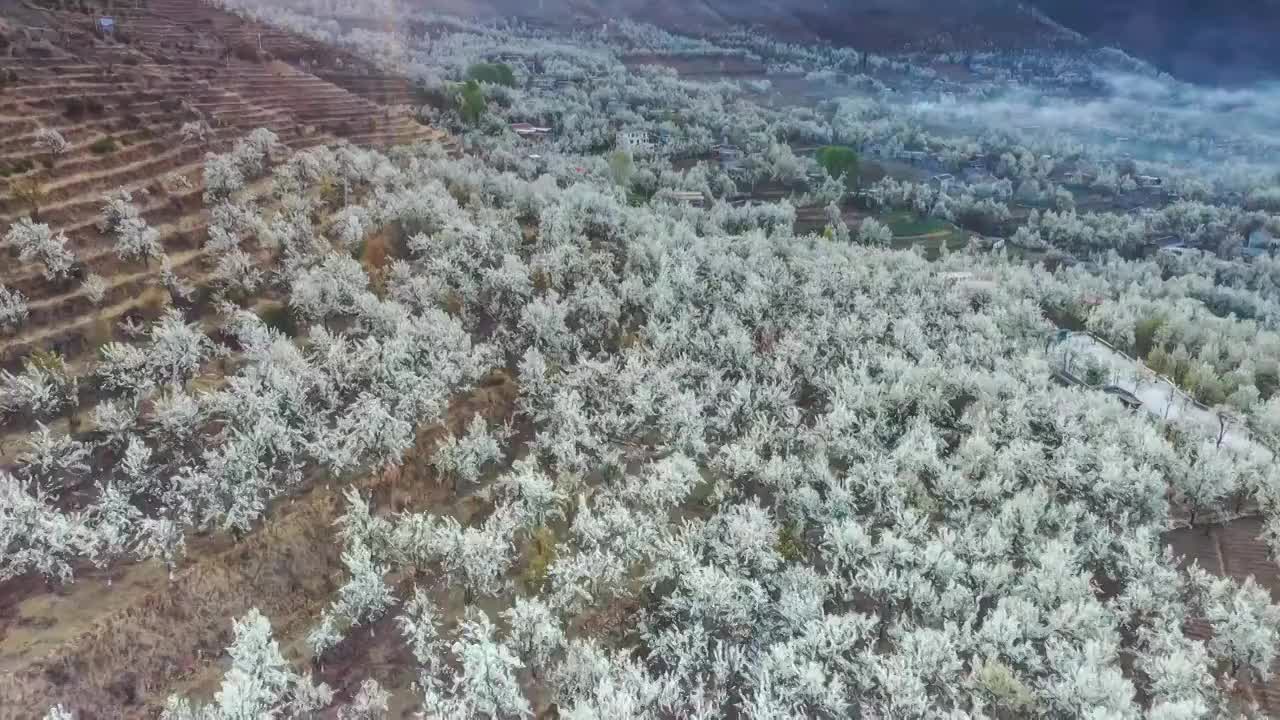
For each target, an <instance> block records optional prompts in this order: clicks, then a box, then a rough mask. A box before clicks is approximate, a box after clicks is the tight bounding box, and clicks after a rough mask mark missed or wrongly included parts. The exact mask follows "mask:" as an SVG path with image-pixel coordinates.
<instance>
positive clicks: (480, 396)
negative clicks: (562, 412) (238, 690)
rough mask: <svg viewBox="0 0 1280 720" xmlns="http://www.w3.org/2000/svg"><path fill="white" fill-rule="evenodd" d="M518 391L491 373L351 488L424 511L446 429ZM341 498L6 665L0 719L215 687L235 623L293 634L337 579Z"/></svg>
mask: <svg viewBox="0 0 1280 720" xmlns="http://www.w3.org/2000/svg"><path fill="white" fill-rule="evenodd" d="M517 394H518V391H517V387H516V384H515V382H514V381H513V380H512V379H511V378H510V376H509V375H507V374H506V373H505V372H501V371H497V372H494V373H493V374H491V375H490V377H489V378H488V379H487V380H486V381H485V382H484V384H483V385H482V386H481V387H479V388H477V389H475V390H473V391H471V392H469V393H467V394H465V395H464V396H462V397H460V398H459V399H457V400H455V401H454V402H453V403H452V405H451V407H450V409H449V411H448V413H447V414H446V417H445V420H444V422H436V423H433V424H431V425H426V426H420V427H419V430H418V434H417V438H416V440H415V445H414V448H413V449H412V450H410V451H409V453H408V454H407V456H406V458H405V462H404V464H403V465H402V466H401V467H399V468H395V469H392V470H389V471H386V472H382V473H377V474H373V475H370V476H366V477H363V478H360V479H358V480H356V481H355V482H354V485H355V486H356V487H358V488H359V489H360V490H361V492H364V493H372V494H373V496H374V498H375V501H376V502H378V503H379V504H384V503H385V504H386V505H387V506H391V507H397V508H404V509H423V507H425V506H429V505H430V503H431V502H432V500H433V499H440V496H441V494H442V493H444V492H446V490H445V488H444V487H443V486H441V485H440V484H438V483H436V482H435V480H434V472H433V471H432V469H431V468H430V466H429V464H428V463H429V460H430V458H431V455H432V454H433V453H434V451H435V449H436V448H437V447H438V446H439V444H440V443H441V442H442V440H443V437H444V436H445V434H446V432H449V431H453V432H461V431H462V429H463V428H464V427H465V426H466V424H467V422H468V421H469V420H470V419H471V418H472V417H473V416H474V415H476V414H477V413H478V414H481V415H483V416H484V417H486V418H487V419H489V420H490V421H494V422H502V421H505V420H507V419H509V418H510V416H511V415H512V414H513V412H514V408H515V400H516V396H517ZM344 490H345V487H344V486H339V485H337V484H329V485H325V484H322V483H319V482H317V483H315V484H313V486H312V487H311V488H310V489H309V490H307V491H306V492H304V493H303V494H301V495H298V496H295V497H293V498H290V499H285V500H283V501H282V502H280V503H279V504H278V505H277V507H276V508H275V512H274V513H273V514H271V515H270V516H269V517H268V519H267V521H266V524H265V525H264V526H263V527H261V528H259V529H258V530H256V531H255V532H253V533H251V534H250V535H249V536H247V537H246V538H244V539H243V540H241V541H240V542H239V543H237V544H235V545H233V546H231V547H230V548H228V549H225V550H221V551H218V552H212V553H210V554H208V555H206V556H205V557H202V558H198V559H195V560H194V562H193V563H192V564H191V565H190V566H189V567H187V568H185V569H183V570H181V571H179V572H178V573H177V574H176V575H175V577H174V579H173V580H172V581H171V582H169V583H167V584H163V585H161V586H160V587H157V588H156V589H154V590H152V591H150V592H147V593H145V594H142V595H139V597H138V598H137V599H136V600H135V601H134V602H133V603H132V604H131V605H130V606H129V607H127V608H124V609H118V610H116V611H114V612H110V613H108V614H106V615H103V616H101V617H97V618H94V619H92V620H86V625H87V627H85V628H84V629H83V630H81V631H79V632H78V633H76V634H75V635H74V636H73V637H72V639H69V640H67V641H65V642H63V643H62V644H61V645H59V646H57V647H55V648H53V649H51V650H48V651H46V652H43V653H42V654H40V655H39V656H38V657H31V658H29V659H22V660H19V661H18V662H17V663H12V664H10V663H6V665H9V667H7V668H6V672H4V673H0V719H3V720H9V719H10V718H12V719H14V720H17V719H18V718H22V719H26V718H36V717H40V716H41V715H43V713H44V712H45V711H46V710H47V709H48V708H49V707H51V706H53V705H56V704H59V703H61V704H62V705H63V706H64V707H66V708H67V709H68V710H73V711H75V712H76V713H77V717H78V718H80V719H81V720H91V719H98V718H101V719H106V718H142V717H153V716H154V715H155V714H156V713H157V711H158V710H159V708H160V707H161V706H163V704H164V702H165V700H166V698H167V697H168V695H169V694H170V693H171V692H174V691H185V690H186V689H188V688H199V689H203V688H205V687H208V686H210V685H213V686H216V682H215V681H216V678H217V677H218V676H220V675H221V673H222V671H223V669H224V668H223V664H222V663H221V662H220V658H221V656H222V654H223V650H224V648H225V647H226V645H227V644H228V642H229V641H230V639H231V619H232V618H233V617H238V616H240V615H242V614H244V613H245V612H247V611H248V610H249V609H250V608H251V607H257V608H258V609H259V610H260V611H261V612H262V613H263V614H264V615H266V616H267V617H268V618H270V620H271V622H272V624H273V626H275V627H276V628H277V629H279V630H280V631H281V634H282V635H284V636H288V635H292V634H294V633H296V632H298V631H301V630H302V629H303V628H304V627H305V626H306V624H308V623H310V622H312V621H313V619H314V618H315V617H316V616H317V615H318V613H319V611H320V609H321V608H322V607H323V606H324V605H325V604H326V603H328V602H329V600H330V596H331V594H332V592H333V590H334V589H336V588H337V587H338V585H339V584H340V583H341V582H342V577H343V573H344V572H345V571H344V569H343V567H342V563H341V559H340V552H341V548H340V547H339V545H338V544H337V543H336V542H335V538H334V523H335V521H336V520H337V519H338V517H339V516H340V515H342V513H343V512H344V510H345V504H344V502H343V500H342V494H343V491H344ZM139 568H143V566H135V567H134V568H130V569H129V570H138V569H139ZM146 570H149V571H151V572H154V569H153V568H146ZM139 571H141V570H139ZM126 572H128V571H126ZM102 591H103V592H107V593H109V592H110V588H102ZM90 623H91V624H90ZM15 665H16V666H15Z"/></svg>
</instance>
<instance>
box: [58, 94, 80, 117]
mask: <svg viewBox="0 0 1280 720" xmlns="http://www.w3.org/2000/svg"><path fill="white" fill-rule="evenodd" d="M84 109H85V108H84V98H78V97H73V98H67V101H66V102H65V103H64V104H63V106H62V114H63V115H66V116H67V117H69V118H71V119H72V120H78V119H80V118H82V117H84Z"/></svg>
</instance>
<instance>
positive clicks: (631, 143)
mask: <svg viewBox="0 0 1280 720" xmlns="http://www.w3.org/2000/svg"><path fill="white" fill-rule="evenodd" d="M616 144H617V147H618V149H619V150H626V151H627V152H629V153H631V154H632V155H647V154H648V153H651V152H653V138H651V137H649V132H648V131H647V130H623V131H622V132H619V133H618V137H617V142H616Z"/></svg>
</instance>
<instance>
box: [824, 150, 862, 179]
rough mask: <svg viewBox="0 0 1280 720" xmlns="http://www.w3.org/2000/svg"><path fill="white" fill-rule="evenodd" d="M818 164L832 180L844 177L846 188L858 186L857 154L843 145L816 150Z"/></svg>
mask: <svg viewBox="0 0 1280 720" xmlns="http://www.w3.org/2000/svg"><path fill="white" fill-rule="evenodd" d="M817 160H818V164H819V165H821V166H822V167H823V169H825V170H826V171H827V174H828V175H830V176H831V177H833V178H839V177H844V184H845V187H847V188H853V187H856V186H857V184H858V153H856V152H854V151H853V148H849V147H845V146H843V145H828V146H826V147H823V148H819V149H818V155H817Z"/></svg>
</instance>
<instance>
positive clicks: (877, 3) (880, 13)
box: [411, 0, 1074, 51]
mask: <svg viewBox="0 0 1280 720" xmlns="http://www.w3.org/2000/svg"><path fill="white" fill-rule="evenodd" d="M411 4H413V5H415V6H417V7H421V8H422V9H424V10H433V11H438V12H448V13H455V14H463V15H473V16H477V17H489V18H493V17H517V18H522V19H526V20H533V21H537V22H541V23H548V24H553V25H559V26H565V25H582V24H595V23H607V22H610V21H614V20H616V19H618V18H630V19H633V20H640V21H644V22H650V23H653V24H655V25H658V26H659V27H663V28H667V29H669V30H673V31H677V32H681V33H689V34H695V35H698V34H713V33H717V32H723V31H725V30H729V29H731V28H736V27H742V26H752V27H758V28H761V29H764V30H767V31H768V32H769V33H770V34H771V35H774V36H776V37H779V38H782V39H787V40H792V41H807V42H813V41H825V42H832V43H836V44H846V45H853V46H856V47H860V48H867V49H870V50H878V51H898V50H914V49H921V50H923V49H939V50H946V49H953V48H954V49H979V48H1024V47H1044V46H1047V45H1056V44H1060V43H1065V42H1074V40H1073V38H1072V36H1071V35H1070V34H1069V33H1065V32H1063V31H1062V30H1061V29H1060V28H1057V27H1055V26H1053V25H1052V24H1051V23H1047V22H1044V21H1043V20H1042V19H1041V18H1039V17H1037V16H1036V14H1035V13H1033V12H1031V11H1030V10H1028V9H1026V8H1024V7H1023V6H1022V5H1021V4H1020V3H1018V2H1014V1H1013V0H956V1H955V2H948V3H945V4H941V3H936V2H926V1H925V0H852V1H851V2H842V3H841V2H827V1H824V0H564V1H562V2H551V1H549V0H532V1H525V0H411Z"/></svg>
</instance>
